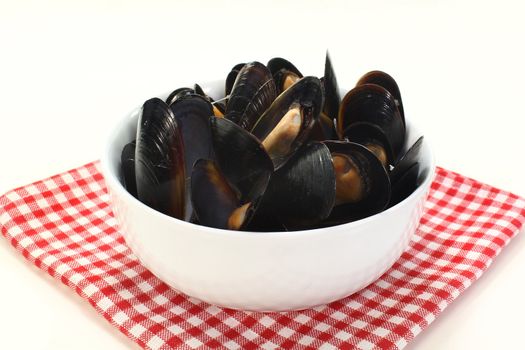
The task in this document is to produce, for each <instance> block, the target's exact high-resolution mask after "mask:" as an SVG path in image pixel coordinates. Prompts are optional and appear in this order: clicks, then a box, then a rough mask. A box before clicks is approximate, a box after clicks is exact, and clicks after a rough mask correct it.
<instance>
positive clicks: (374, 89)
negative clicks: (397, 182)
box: [337, 84, 405, 161]
mask: <svg viewBox="0 0 525 350" xmlns="http://www.w3.org/2000/svg"><path fill="white" fill-rule="evenodd" d="M356 122H363V123H369V124H372V125H374V126H376V127H377V128H379V129H380V130H381V131H382V132H383V134H384V135H385V136H386V138H387V139H388V143H389V146H390V148H391V150H392V153H393V158H394V161H395V160H397V158H398V157H399V155H400V152H401V150H402V148H403V145H404V141H405V123H404V121H403V119H402V117H401V114H400V113H399V110H398V108H397V105H396V102H395V100H394V97H393V96H392V94H391V93H390V92H388V91H387V90H386V89H385V88H383V87H381V86H379V85H375V84H363V85H358V86H356V87H355V88H353V89H352V90H350V91H349V92H348V93H347V94H346V95H345V97H344V98H343V100H342V102H341V106H340V108H339V114H338V120H337V131H338V133H339V135H340V137H341V138H343V137H345V133H346V130H347V129H348V128H349V127H350V126H351V125H352V124H353V123H356Z"/></svg>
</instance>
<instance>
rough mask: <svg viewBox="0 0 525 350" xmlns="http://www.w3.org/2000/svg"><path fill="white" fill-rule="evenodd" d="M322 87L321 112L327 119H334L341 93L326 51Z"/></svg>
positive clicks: (337, 111)
mask: <svg viewBox="0 0 525 350" xmlns="http://www.w3.org/2000/svg"><path fill="white" fill-rule="evenodd" d="M323 87H324V93H325V99H324V105H323V114H325V115H326V116H327V117H328V118H329V119H331V120H335V119H336V118H337V114H338V113H339V105H340V104H341V95H340V94H339V85H338V84H337V79H336V77H335V72H334V68H333V67H332V61H331V60H330V55H328V51H327V52H326V59H325V65H324V77H323Z"/></svg>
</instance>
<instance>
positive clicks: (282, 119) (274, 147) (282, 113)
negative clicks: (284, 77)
mask: <svg viewBox="0 0 525 350" xmlns="http://www.w3.org/2000/svg"><path fill="white" fill-rule="evenodd" d="M323 100H324V95H323V89H322V86H321V82H320V81H319V79H318V78H316V77H304V78H301V79H300V80H299V81H297V82H296V83H295V84H294V85H292V86H291V87H290V88H289V89H287V90H286V91H284V92H283V93H282V94H280V95H279V96H278V97H277V98H276V99H275V101H274V102H273V103H272V105H271V106H270V107H269V108H268V109H267V110H266V111H265V112H264V114H263V115H262V116H261V117H260V118H259V120H258V121H257V123H256V124H255V125H254V127H253V129H252V130H251V132H252V134H253V135H255V136H256V137H257V138H258V139H259V140H261V142H262V143H263V145H265V149H266V151H267V152H268V153H269V155H270V157H271V158H272V162H273V164H274V168H276V169H277V168H279V167H281V166H282V165H283V164H284V163H285V162H286V161H287V160H288V158H290V157H291V156H292V155H293V153H294V152H295V151H296V150H297V149H298V148H299V147H300V146H301V145H302V144H303V143H304V142H305V141H306V140H308V137H309V135H310V132H311V130H312V128H313V126H314V124H315V122H316V121H317V120H318V119H319V114H320V112H321V108H322V106H323ZM298 112H300V113H298ZM298 116H300V118H298ZM297 121H299V122H300V123H297Z"/></svg>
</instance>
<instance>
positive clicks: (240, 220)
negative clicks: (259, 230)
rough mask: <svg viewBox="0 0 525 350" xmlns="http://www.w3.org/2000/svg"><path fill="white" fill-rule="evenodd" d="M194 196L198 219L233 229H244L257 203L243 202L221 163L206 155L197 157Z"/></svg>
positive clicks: (192, 176)
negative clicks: (220, 166) (219, 165)
mask: <svg viewBox="0 0 525 350" xmlns="http://www.w3.org/2000/svg"><path fill="white" fill-rule="evenodd" d="M191 199H192V203H193V208H194V213H195V217H194V218H193V220H194V221H195V222H198V223H199V224H201V225H205V226H209V227H215V228H221V229H230V230H242V229H243V228H244V227H245V226H246V224H247V223H248V222H249V221H250V219H251V217H252V216H253V212H254V208H255V206H256V203H257V202H246V203H242V202H241V201H240V200H239V197H238V194H237V193H236V191H235V190H234V189H233V188H232V187H231V185H230V184H229V182H228V180H226V177H225V176H224V175H223V174H222V173H221V171H220V170H219V168H218V166H217V165H216V164H215V163H214V162H213V161H211V160H207V159H201V160H199V161H197V162H196V163H195V165H194V167H193V172H192V175H191Z"/></svg>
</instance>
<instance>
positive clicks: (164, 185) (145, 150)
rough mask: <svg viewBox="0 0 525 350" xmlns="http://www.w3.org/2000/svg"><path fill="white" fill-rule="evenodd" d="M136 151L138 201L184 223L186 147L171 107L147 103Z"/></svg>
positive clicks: (139, 128) (142, 111) (139, 121)
mask: <svg viewBox="0 0 525 350" xmlns="http://www.w3.org/2000/svg"><path fill="white" fill-rule="evenodd" d="M136 142H137V144H136V149H135V176H136V183H137V197H138V199H139V200H140V201H142V202H143V203H145V204H146V205H148V206H150V207H152V208H153V209H156V210H158V211H160V212H162V213H164V214H167V215H170V216H173V217H175V218H178V219H185V168H184V145H183V140H182V134H181V129H180V127H179V125H178V124H177V121H176V119H175V116H174V115H173V113H172V111H171V110H170V109H169V107H168V105H167V104H166V103H165V102H164V101H162V100H160V99H158V98H152V99H150V100H147V101H146V102H145V103H144V105H143V106H142V110H141V113H140V115H139V120H138V128H137V141H136Z"/></svg>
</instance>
